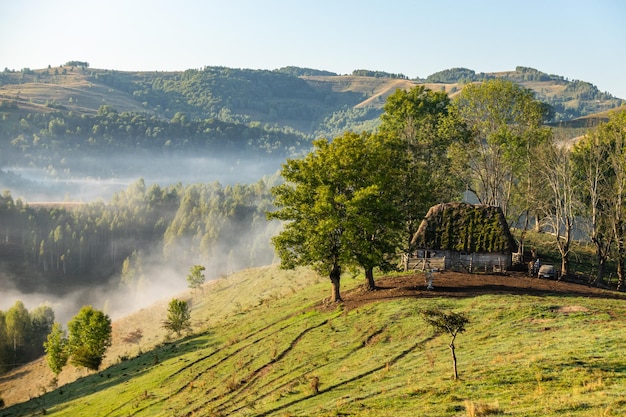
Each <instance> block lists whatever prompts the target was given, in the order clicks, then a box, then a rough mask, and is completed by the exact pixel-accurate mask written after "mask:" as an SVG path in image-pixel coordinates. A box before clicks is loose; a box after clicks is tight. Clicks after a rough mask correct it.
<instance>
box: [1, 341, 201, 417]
mask: <svg viewBox="0 0 626 417" xmlns="http://www.w3.org/2000/svg"><path fill="white" fill-rule="evenodd" d="M201 336H202V335H191V336H188V337H185V338H184V339H180V340H177V341H173V342H167V343H164V344H162V345H161V346H159V347H157V348H155V349H153V350H151V351H150V352H146V353H143V354H141V355H138V356H136V357H134V358H131V359H127V360H124V361H122V362H120V363H118V364H117V365H112V366H110V367H108V368H106V369H103V370H102V371H99V372H97V373H95V374H92V375H88V376H85V377H82V378H79V379H77V380H76V381H74V382H71V383H69V384H65V385H63V386H61V387H59V388H57V389H55V390H54V391H50V392H48V393H45V394H43V395H41V396H39V397H37V398H33V399H32V400H30V401H28V402H25V403H20V404H15V405H12V406H10V407H7V408H6V409H3V410H1V411H0V417H17V416H23V415H24V414H25V413H26V414H31V413H33V412H37V413H38V412H40V411H41V412H43V413H45V410H46V409H49V408H55V411H59V410H61V409H63V408H64V407H65V406H64V404H65V403H68V402H70V401H73V400H75V399H77V398H81V397H84V396H87V395H91V394H94V393H97V392H99V391H104V390H106V389H109V388H111V387H114V386H116V385H120V384H124V383H126V382H128V381H130V380H132V379H134V378H137V377H138V376H141V375H143V374H145V373H147V372H149V371H150V370H151V369H152V368H154V367H155V366H158V364H159V363H161V362H163V361H166V360H168V359H172V358H175V357H178V356H181V355H185V354H187V353H189V352H193V351H195V350H197V349H206V348H209V347H211V345H208V344H207V342H206V340H202V339H201ZM121 406H122V405H121Z"/></svg>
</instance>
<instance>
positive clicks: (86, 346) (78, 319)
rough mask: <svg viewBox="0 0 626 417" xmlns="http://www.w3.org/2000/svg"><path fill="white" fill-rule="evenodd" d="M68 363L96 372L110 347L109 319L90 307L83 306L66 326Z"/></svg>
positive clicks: (110, 329) (110, 328) (110, 331)
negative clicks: (67, 333)
mask: <svg viewBox="0 0 626 417" xmlns="http://www.w3.org/2000/svg"><path fill="white" fill-rule="evenodd" d="M67 328H68V332H69V336H68V342H67V345H68V349H69V356H70V362H71V363H72V364H74V365H77V366H82V367H85V368H88V369H93V370H97V369H98V368H99V367H100V364H101V363H102V358H103V357H104V354H105V353H106V351H107V349H108V348H109V346H111V333H112V327H111V319H110V318H109V316H107V315H106V314H104V313H103V312H101V311H98V310H96V309H94V308H93V307H92V306H84V307H83V308H81V309H80V311H79V312H78V314H77V315H76V316H74V317H73V318H72V320H70V321H69V323H68V324H67Z"/></svg>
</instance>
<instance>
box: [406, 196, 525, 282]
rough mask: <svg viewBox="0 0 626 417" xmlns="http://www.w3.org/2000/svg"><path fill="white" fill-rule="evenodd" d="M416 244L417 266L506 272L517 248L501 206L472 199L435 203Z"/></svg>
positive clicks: (413, 260) (413, 262)
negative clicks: (469, 202) (475, 202)
mask: <svg viewBox="0 0 626 417" xmlns="http://www.w3.org/2000/svg"><path fill="white" fill-rule="evenodd" d="M412 245H413V248H414V251H413V252H412V255H411V261H410V265H411V267H412V268H413V269H428V268H432V269H451V270H458V271H468V272H502V271H505V270H506V269H507V268H509V267H510V266H511V264H512V254H513V253H514V252H516V251H517V244H516V243H515V239H514V238H513V235H512V234H511V231H510V230H509V226H508V224H507V221H506V219H505V218H504V214H503V213H502V210H501V209H500V207H494V206H486V205H475V204H468V203H445V204H438V205H436V206H433V207H431V208H430V210H428V213H427V214H426V217H425V218H424V220H423V221H422V223H421V224H420V227H419V229H418V230H417V232H416V233H415V235H414V236H413V239H412Z"/></svg>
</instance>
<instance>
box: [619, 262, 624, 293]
mask: <svg viewBox="0 0 626 417" xmlns="http://www.w3.org/2000/svg"><path fill="white" fill-rule="evenodd" d="M624 289H625V288H624V258H623V256H620V257H619V259H618V260H617V291H624Z"/></svg>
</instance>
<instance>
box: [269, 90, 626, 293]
mask: <svg viewBox="0 0 626 417" xmlns="http://www.w3.org/2000/svg"><path fill="white" fill-rule="evenodd" d="M624 114H626V113H621V114H620V115H618V116H614V117H613V118H612V119H611V121H610V122H609V123H607V124H605V125H602V126H601V127H599V128H598V129H596V130H594V131H592V132H591V133H590V134H589V135H588V136H587V137H586V139H584V140H583V141H582V142H580V144H579V145H578V146H577V147H576V148H575V149H574V152H571V151H570V149H569V147H568V146H567V144H566V143H561V142H559V141H558V140H557V139H558V138H557V137H555V135H554V132H553V131H552V130H551V129H550V128H547V127H545V126H544V122H545V121H546V120H548V119H549V118H550V108H549V107H548V106H546V105H544V104H542V103H541V102H539V101H538V100H537V99H536V98H535V96H534V94H533V93H532V92H531V91H530V90H527V89H525V88H522V87H520V86H519V85H517V84H514V83H512V82H509V81H505V80H502V79H494V80H489V81H486V82H484V83H482V84H472V85H469V86H467V87H466V88H465V89H464V90H463V91H462V92H461V93H460V94H459V95H457V97H456V98H455V99H454V100H452V101H450V99H449V98H448V96H446V95H445V94H443V93H437V92H433V91H430V90H428V89H425V88H424V87H422V86H418V87H415V88H413V89H412V90H410V91H397V92H396V93H395V94H393V95H391V96H390V97H389V98H388V100H387V103H386V105H385V112H384V114H383V115H382V117H381V119H382V120H381V122H382V124H381V128H380V130H379V131H378V132H376V133H367V132H366V133H362V134H360V135H357V134H355V133H351V132H346V133H345V134H344V135H342V136H339V137H336V138H335V139H334V140H333V141H332V142H329V141H326V140H323V141H317V142H315V143H314V150H313V151H312V152H311V153H310V154H308V155H306V156H305V157H303V158H301V159H291V160H288V161H287V163H285V164H284V166H283V169H282V172H281V173H282V176H283V178H284V179H285V181H286V182H285V183H284V184H282V185H280V186H277V187H275V188H274V189H273V193H274V196H275V204H276V207H277V210H275V211H273V212H271V213H269V214H268V217H269V218H270V219H279V220H282V221H284V222H286V223H285V228H284V230H283V231H282V232H281V233H280V234H279V235H277V236H276V237H275V238H274V239H273V243H274V245H275V247H276V250H277V253H278V255H279V256H280V258H281V262H282V265H283V266H284V267H287V268H290V267H294V266H296V265H311V266H313V267H314V268H315V269H316V270H317V271H318V272H320V273H322V274H324V275H328V276H329V278H330V280H331V283H332V287H333V293H332V300H333V301H338V300H340V299H341V295H340V292H339V279H340V276H341V271H342V270H343V269H345V268H354V267H361V268H363V269H364V271H365V276H366V278H367V286H368V287H369V288H373V287H374V281H373V272H372V271H373V269H374V268H375V267H379V268H382V269H384V268H386V267H387V266H388V261H389V259H391V258H392V257H393V256H394V255H397V254H398V253H399V252H408V251H409V250H410V246H409V244H408V243H409V242H410V239H411V237H412V236H413V234H414V233H415V231H416V229H417V227H418V226H419V222H420V221H421V219H422V218H423V216H424V215H425V213H426V211H427V210H428V208H429V207H430V206H431V205H433V204H434V203H437V202H442V201H450V200H454V199H458V198H460V195H461V193H462V192H463V191H464V190H465V191H468V190H469V191H472V192H473V194H474V195H475V196H476V198H477V199H478V201H479V202H480V203H481V204H487V205H494V206H499V207H501V208H502V210H503V212H504V213H505V215H506V216H507V218H508V220H509V224H515V225H521V228H522V235H521V236H522V242H520V243H521V251H523V250H524V249H523V246H524V242H523V239H524V235H525V234H524V231H526V230H528V229H529V227H531V226H532V227H535V228H536V229H538V230H541V229H543V230H546V231H549V232H551V233H553V235H554V236H555V239H554V245H555V247H556V248H557V249H558V250H559V252H560V253H561V258H562V264H561V273H562V275H563V276H567V275H569V274H570V273H571V270H570V262H569V257H570V251H571V243H572V239H573V232H574V229H575V226H576V225H578V226H580V224H581V223H582V221H583V220H584V219H586V218H588V217H589V216H590V215H592V219H594V218H595V220H593V224H594V225H595V226H594V227H595V228H596V229H597V230H596V231H595V232H592V236H591V238H592V239H593V240H594V241H596V242H598V243H596V244H597V245H598V262H604V261H605V260H606V258H603V257H605V256H608V254H611V255H612V257H613V259H614V260H615V261H616V262H617V273H618V276H619V277H620V278H619V284H618V288H620V289H622V287H623V278H622V276H623V263H624V261H623V258H624V254H626V250H625V248H624V244H623V241H624V229H625V226H624V221H623V218H624V207H623V202H622V201H623V196H624V190H625V188H624V187H625V186H626V181H625V180H624V177H626V165H624V164H623V161H624V158H623V155H622V154H624V150H623V149H624V142H623V140H624V135H625V133H624V132H625V129H624V127H625V126H626V125H625V124H624V117H625V116H624ZM588 141H592V143H591V144H587V142H588ZM600 145H602V146H600ZM592 150H593V152H594V153H593V154H591V153H590V152H591V151H592ZM590 160H593V161H595V164H596V165H593V164H591V162H589V161H590ZM594 173H595V174H594ZM592 174H593V175H592ZM585 185H586V186H585ZM592 185H593V187H592ZM592 196H593V198H592ZM591 201H595V203H594V204H590V202H591ZM533 223H534V224H533ZM598 271H599V276H598V278H597V282H598V283H601V282H602V276H601V268H599V269H598Z"/></svg>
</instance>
